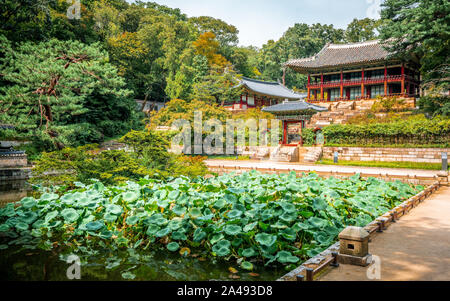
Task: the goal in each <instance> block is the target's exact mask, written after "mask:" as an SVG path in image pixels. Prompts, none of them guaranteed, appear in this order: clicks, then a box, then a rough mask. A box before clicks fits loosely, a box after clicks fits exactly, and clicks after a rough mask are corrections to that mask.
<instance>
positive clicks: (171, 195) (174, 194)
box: [167, 190, 180, 200]
mask: <svg viewBox="0 0 450 301" xmlns="http://www.w3.org/2000/svg"><path fill="white" fill-rule="evenodd" d="M179 195H180V192H179V191H178V190H174V191H171V192H170V193H169V195H168V196H167V198H168V199H170V200H176V199H177V198H178V196H179Z"/></svg>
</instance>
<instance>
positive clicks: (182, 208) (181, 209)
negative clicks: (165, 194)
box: [172, 205, 186, 216]
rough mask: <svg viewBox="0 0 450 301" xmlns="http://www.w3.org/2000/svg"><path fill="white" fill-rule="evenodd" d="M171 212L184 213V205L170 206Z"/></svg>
mask: <svg viewBox="0 0 450 301" xmlns="http://www.w3.org/2000/svg"><path fill="white" fill-rule="evenodd" d="M172 211H173V213H175V214H176V215H180V216H181V215H183V214H185V213H186V207H183V206H180V205H175V206H174V207H173V208H172Z"/></svg>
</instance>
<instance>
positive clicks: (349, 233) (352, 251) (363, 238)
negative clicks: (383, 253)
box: [338, 227, 372, 266]
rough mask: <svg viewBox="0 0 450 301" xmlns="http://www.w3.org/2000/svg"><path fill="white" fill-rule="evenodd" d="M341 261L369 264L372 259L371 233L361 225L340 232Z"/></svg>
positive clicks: (344, 262)
mask: <svg viewBox="0 0 450 301" xmlns="http://www.w3.org/2000/svg"><path fill="white" fill-rule="evenodd" d="M339 240H340V248H339V256H338V258H339V262H340V263H342V264H352V265H359V266H367V265H369V264H370V262H371V260H372V255H370V254H369V233H368V232H367V231H366V230H364V229H363V228H361V227H347V228H345V229H344V231H342V232H341V233H340V234H339Z"/></svg>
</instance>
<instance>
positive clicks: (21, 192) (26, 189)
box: [0, 180, 31, 207]
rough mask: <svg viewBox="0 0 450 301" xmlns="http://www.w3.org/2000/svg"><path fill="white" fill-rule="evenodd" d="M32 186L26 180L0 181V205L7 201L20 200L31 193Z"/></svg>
mask: <svg viewBox="0 0 450 301" xmlns="http://www.w3.org/2000/svg"><path fill="white" fill-rule="evenodd" d="M30 192H31V186H30V185H29V184H28V182H27V181H26V180H14V181H1V182H0V207H3V206H5V205H6V204H7V203H11V202H17V201H20V200H21V199H22V198H24V197H26V196H28V195H29V193H30Z"/></svg>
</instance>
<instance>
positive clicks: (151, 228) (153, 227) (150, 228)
mask: <svg viewBox="0 0 450 301" xmlns="http://www.w3.org/2000/svg"><path fill="white" fill-rule="evenodd" d="M159 230H160V227H158V226H157V225H150V226H148V228H147V232H146V234H147V235H149V236H153V235H155V234H156V233H157V232H158V231H159Z"/></svg>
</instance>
